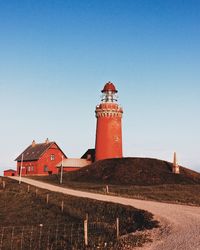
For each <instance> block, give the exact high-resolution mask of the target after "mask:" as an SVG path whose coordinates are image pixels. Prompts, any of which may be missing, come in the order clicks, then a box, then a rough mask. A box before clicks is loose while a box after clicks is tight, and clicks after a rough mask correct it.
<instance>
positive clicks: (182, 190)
mask: <svg viewBox="0 0 200 250" xmlns="http://www.w3.org/2000/svg"><path fill="white" fill-rule="evenodd" d="M32 178H33V179H36V180H40V181H44V182H47V183H51V184H54V185H58V186H60V184H59V178H58V176H57V175H51V176H43V177H39V176H37V177H32ZM62 187H68V188H72V189H77V190H84V191H89V192H95V193H102V194H105V193H106V185H105V184H102V183H91V182H89V183H86V182H76V181H67V180H64V182H63V184H62ZM108 187H109V194H110V195H117V196H123V197H129V198H136V199H143V200H154V201H159V202H169V203H179V204H186V205H195V206H200V196H199V193H200V185H199V184H163V185H153V186H138V185H114V184H108Z"/></svg>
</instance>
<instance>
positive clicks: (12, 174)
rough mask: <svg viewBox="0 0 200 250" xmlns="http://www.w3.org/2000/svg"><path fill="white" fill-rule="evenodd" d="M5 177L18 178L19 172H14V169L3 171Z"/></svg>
mask: <svg viewBox="0 0 200 250" xmlns="http://www.w3.org/2000/svg"><path fill="white" fill-rule="evenodd" d="M3 175H4V176H16V175H17V171H16V170H13V169H6V170H4V171H3Z"/></svg>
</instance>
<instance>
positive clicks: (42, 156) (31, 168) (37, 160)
mask: <svg viewBox="0 0 200 250" xmlns="http://www.w3.org/2000/svg"><path fill="white" fill-rule="evenodd" d="M62 156H63V158H64V159H65V158H67V157H66V155H65V154H64V153H63V151H62V150H61V149H60V148H59V146H58V145H57V144H56V143H55V142H49V140H48V139H47V140H46V141H45V143H38V144H36V143H35V141H33V142H32V144H31V145H30V146H28V147H27V148H26V149H25V150H24V151H23V152H22V153H21V154H20V155H19V156H18V157H17V158H16V159H15V161H17V174H18V175H19V174H20V169H21V171H22V172H21V173H22V176H25V175H48V174H56V173H57V172H58V170H57V168H56V165H57V164H58V163H59V162H60V161H61V160H62Z"/></svg>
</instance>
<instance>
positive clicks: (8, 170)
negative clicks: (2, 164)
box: [4, 169, 17, 172]
mask: <svg viewBox="0 0 200 250" xmlns="http://www.w3.org/2000/svg"><path fill="white" fill-rule="evenodd" d="M4 172H17V171H16V170H14V169H6V170H4Z"/></svg>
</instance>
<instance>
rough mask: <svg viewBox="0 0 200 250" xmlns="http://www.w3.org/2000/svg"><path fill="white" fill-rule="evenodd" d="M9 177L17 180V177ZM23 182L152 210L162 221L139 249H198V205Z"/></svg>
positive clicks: (33, 181)
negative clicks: (138, 198) (149, 239)
mask: <svg viewBox="0 0 200 250" xmlns="http://www.w3.org/2000/svg"><path fill="white" fill-rule="evenodd" d="M12 178H15V179H17V178H18V177H12ZM22 181H23V182H25V183H28V184H31V185H34V186H37V187H40V188H44V189H48V190H50V191H54V192H61V193H64V194H69V195H73V196H78V197H86V198H90V199H96V200H101V201H109V202H114V203H120V204H124V205H130V206H133V207H136V208H139V209H144V210H147V211H149V212H151V213H153V214H154V218H155V219H157V220H159V221H160V222H161V228H160V229H153V230H150V231H147V233H148V234H149V235H150V237H151V238H152V239H153V242H152V243H149V244H147V245H145V246H144V247H142V248H138V249H145V250H147V249H154V250H155V249H156V250H162V249H163V250H175V249H178V250H190V249H191V250H198V249H199V250H200V207H192V206H185V205H176V204H168V203H160V202H154V201H144V200H137V199H130V198H123V197H118V196H111V195H102V194H94V193H89V192H83V191H78V190H72V189H68V188H62V187H58V186H54V185H51V184H47V183H44V182H40V181H35V180H31V179H27V178H23V179H22Z"/></svg>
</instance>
